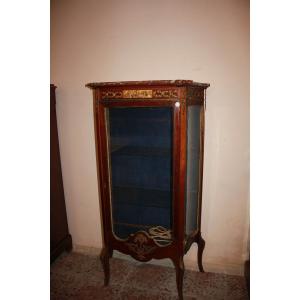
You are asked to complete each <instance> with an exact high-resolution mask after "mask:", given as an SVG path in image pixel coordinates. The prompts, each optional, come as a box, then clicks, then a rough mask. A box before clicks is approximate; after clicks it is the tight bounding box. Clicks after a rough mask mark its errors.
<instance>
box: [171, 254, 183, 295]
mask: <svg viewBox="0 0 300 300" xmlns="http://www.w3.org/2000/svg"><path fill="white" fill-rule="evenodd" d="M172 261H173V264H174V266H175V270H176V283H177V291H178V299H179V300H183V292H182V286H183V275H184V263H183V257H179V258H178V259H176V260H175V259H173V260H172Z"/></svg>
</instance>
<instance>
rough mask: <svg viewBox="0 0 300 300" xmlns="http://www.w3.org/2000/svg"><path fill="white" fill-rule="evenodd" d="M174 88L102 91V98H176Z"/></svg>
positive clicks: (176, 93) (176, 91) (176, 94)
mask: <svg viewBox="0 0 300 300" xmlns="http://www.w3.org/2000/svg"><path fill="white" fill-rule="evenodd" d="M178 96H179V94H178V90H176V89H153V90H121V91H114V90H111V91H103V92H102V98H103V99H149V98H153V99H168V98H178Z"/></svg>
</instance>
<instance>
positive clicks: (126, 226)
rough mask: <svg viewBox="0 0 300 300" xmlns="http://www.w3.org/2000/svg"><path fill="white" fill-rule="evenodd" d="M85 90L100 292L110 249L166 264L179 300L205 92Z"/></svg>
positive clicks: (194, 223)
mask: <svg viewBox="0 0 300 300" xmlns="http://www.w3.org/2000/svg"><path fill="white" fill-rule="evenodd" d="M86 86H87V87H89V88H91V89H92V90H93V99H94V120H95V137H96V150H97V151H96V152H97V170H98V179H99V180H98V181H99V194H100V203H101V213H102V214H101V215H102V225H103V226H102V228H103V242H104V246H103V249H102V251H101V255H100V258H101V261H102V264H103V268H104V272H105V285H107V284H108V282H109V276H110V275H109V258H110V257H112V254H113V250H114V249H116V250H118V251H120V252H122V253H125V254H128V255H131V256H132V257H133V258H135V259H137V260H139V261H144V262H146V261H149V260H151V259H152V258H155V259H162V258H170V259H171V260H172V261H173V263H174V266H175V269H176V280H177V288H178V294H179V298H180V299H182V281H183V273H184V264H183V256H184V254H185V253H186V252H187V251H188V250H189V248H190V246H191V244H192V243H193V242H196V243H198V266H199V270H200V271H202V272H203V266H202V253H203V249H204V245H205V242H204V240H203V238H202V236H201V203H202V182H203V153H204V120H205V119H204V117H205V116H204V114H205V91H206V89H207V87H209V84H206V83H196V82H193V81H191V80H175V81H168V80H163V81H138V82H104V83H89V84H87V85H86Z"/></svg>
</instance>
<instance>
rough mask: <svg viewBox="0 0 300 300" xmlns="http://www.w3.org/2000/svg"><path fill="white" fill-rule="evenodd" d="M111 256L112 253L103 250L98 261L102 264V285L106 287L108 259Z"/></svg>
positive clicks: (108, 276)
mask: <svg viewBox="0 0 300 300" xmlns="http://www.w3.org/2000/svg"><path fill="white" fill-rule="evenodd" d="M111 255H112V251H109V250H108V249H107V248H103V249H102V250H101V254H100V260H101V262H102V266H103V270H104V285H105V286H107V285H108V283H109V278H110V271H109V258H110V257H111Z"/></svg>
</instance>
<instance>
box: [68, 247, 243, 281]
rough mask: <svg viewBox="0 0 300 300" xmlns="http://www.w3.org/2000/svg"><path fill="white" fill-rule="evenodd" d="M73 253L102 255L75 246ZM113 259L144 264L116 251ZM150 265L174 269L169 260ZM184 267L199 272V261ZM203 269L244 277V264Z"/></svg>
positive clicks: (187, 262) (207, 265)
mask: <svg viewBox="0 0 300 300" xmlns="http://www.w3.org/2000/svg"><path fill="white" fill-rule="evenodd" d="M73 251H74V252H77V253H82V254H86V255H100V251H101V249H100V248H96V247H87V246H81V245H73ZM113 257H116V258H120V259H125V260H128V261H131V262H135V263H141V264H142V262H138V261H137V260H135V259H133V258H132V257H131V256H129V255H126V254H123V253H121V252H119V251H116V250H115V251H114V254H113ZM148 263H150V264H154V265H160V266H165V267H174V265H173V263H172V262H171V260H170V259H168V258H166V259H152V260H151V261H149V262H148ZM184 265H185V268H186V269H187V270H192V271H199V270H198V264H197V261H195V260H191V259H184ZM203 267H204V270H205V272H212V273H223V274H229V275H238V276H244V264H238V263H214V262H210V261H203Z"/></svg>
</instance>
